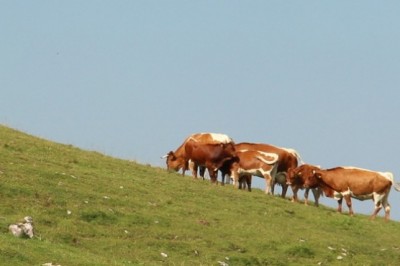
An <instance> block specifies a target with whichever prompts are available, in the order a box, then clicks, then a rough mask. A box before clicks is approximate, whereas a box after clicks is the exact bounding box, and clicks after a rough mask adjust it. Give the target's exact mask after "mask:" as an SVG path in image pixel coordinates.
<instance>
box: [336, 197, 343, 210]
mask: <svg viewBox="0 0 400 266" xmlns="http://www.w3.org/2000/svg"><path fill="white" fill-rule="evenodd" d="M342 202H343V198H339V199H337V203H338V208H337V211H338V212H340V213H341V212H342Z"/></svg>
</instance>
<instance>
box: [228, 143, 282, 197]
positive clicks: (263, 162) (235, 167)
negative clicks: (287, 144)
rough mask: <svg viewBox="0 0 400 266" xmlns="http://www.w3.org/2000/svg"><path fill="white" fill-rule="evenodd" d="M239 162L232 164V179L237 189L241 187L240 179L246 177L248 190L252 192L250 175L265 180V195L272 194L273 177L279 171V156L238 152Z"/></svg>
mask: <svg viewBox="0 0 400 266" xmlns="http://www.w3.org/2000/svg"><path fill="white" fill-rule="evenodd" d="M236 156H237V158H238V159H237V160H236V161H233V162H232V163H231V164H230V169H229V170H230V173H231V177H232V178H233V180H234V184H235V187H237V188H238V187H239V186H240V185H241V184H239V178H240V177H241V176H244V177H245V178H246V180H247V185H248V190H249V191H251V179H250V182H248V180H249V179H248V178H249V175H250V177H251V175H255V176H259V177H262V178H264V179H265V193H267V194H270V193H271V185H272V175H274V174H275V172H276V169H277V161H278V158H279V157H278V155H277V154H275V153H266V152H261V151H236Z"/></svg>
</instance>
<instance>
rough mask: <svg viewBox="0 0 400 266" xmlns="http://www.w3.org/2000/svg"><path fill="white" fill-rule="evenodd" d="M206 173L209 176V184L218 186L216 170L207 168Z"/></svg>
mask: <svg viewBox="0 0 400 266" xmlns="http://www.w3.org/2000/svg"><path fill="white" fill-rule="evenodd" d="M207 169H208V173H209V174H210V181H211V183H215V184H218V181H217V177H218V169H216V170H215V169H212V168H209V167H208V168H207Z"/></svg>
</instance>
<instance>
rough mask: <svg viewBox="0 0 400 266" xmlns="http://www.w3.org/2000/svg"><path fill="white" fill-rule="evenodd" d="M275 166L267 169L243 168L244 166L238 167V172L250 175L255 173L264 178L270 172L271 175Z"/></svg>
mask: <svg viewBox="0 0 400 266" xmlns="http://www.w3.org/2000/svg"><path fill="white" fill-rule="evenodd" d="M272 170H273V168H271V169H270V170H267V171H265V170H264V169H262V168H258V169H243V168H239V169H238V173H239V175H241V174H250V175H255V176H258V177H261V178H264V175H266V174H268V175H271V172H272Z"/></svg>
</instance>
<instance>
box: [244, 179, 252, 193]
mask: <svg viewBox="0 0 400 266" xmlns="http://www.w3.org/2000/svg"><path fill="white" fill-rule="evenodd" d="M245 178H246V183H247V190H248V191H249V192H251V178H252V176H251V175H246V176H245Z"/></svg>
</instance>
